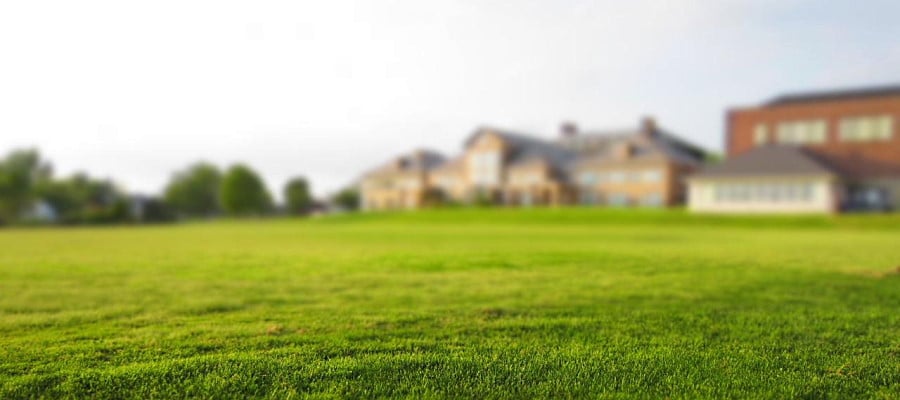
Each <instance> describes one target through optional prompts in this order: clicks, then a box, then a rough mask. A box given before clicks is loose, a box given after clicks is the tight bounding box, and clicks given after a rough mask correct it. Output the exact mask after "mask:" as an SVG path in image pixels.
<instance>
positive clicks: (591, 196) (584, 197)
mask: <svg viewBox="0 0 900 400" xmlns="http://www.w3.org/2000/svg"><path fill="white" fill-rule="evenodd" d="M598 200H599V199H598V197H597V193H596V192H592V191H586V192H582V193H581V204H584V205H594V204H597V203H598Z"/></svg>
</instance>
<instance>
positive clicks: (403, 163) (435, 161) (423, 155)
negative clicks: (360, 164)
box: [363, 149, 446, 176]
mask: <svg viewBox="0 0 900 400" xmlns="http://www.w3.org/2000/svg"><path fill="white" fill-rule="evenodd" d="M445 161H446V158H445V157H444V156H443V155H441V154H440V153H438V152H436V151H432V150H421V149H420V150H415V151H412V152H410V153H407V154H403V155H400V156H398V157H395V158H394V159H393V160H391V161H388V162H387V163H384V164H382V165H381V166H379V167H378V168H375V169H374V170H371V171H369V172H367V173H365V174H364V175H363V176H373V175H380V174H384V173H396V172H413V171H416V172H427V171H431V170H433V169H435V168H438V167H440V166H441V165H442V164H444V162H445Z"/></svg>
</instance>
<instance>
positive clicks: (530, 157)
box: [465, 127, 575, 168]
mask: <svg viewBox="0 0 900 400" xmlns="http://www.w3.org/2000/svg"><path fill="white" fill-rule="evenodd" d="M488 132H490V133H494V134H496V135H498V136H500V137H501V138H503V140H504V141H506V143H508V144H509V146H510V153H509V158H508V159H507V162H508V163H509V165H516V164H524V163H527V162H531V161H536V160H543V161H546V162H547V163H549V164H550V165H551V166H552V167H555V168H567V167H568V165H569V164H570V163H571V162H572V161H574V160H575V152H573V151H571V150H569V149H566V148H563V147H560V146H557V145H556V144H555V143H552V142H548V141H545V140H542V139H539V138H536V137H533V136H530V135H525V134H522V133H518V132H512V131H507V130H502V129H495V128H489V127H482V128H478V129H476V130H475V132H474V133H473V134H472V135H471V136H470V137H469V139H467V140H466V142H465V145H466V146H469V145H471V144H472V142H473V141H474V140H475V138H477V137H478V136H481V135H482V134H485V133H488Z"/></svg>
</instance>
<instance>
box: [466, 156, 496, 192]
mask: <svg viewBox="0 0 900 400" xmlns="http://www.w3.org/2000/svg"><path fill="white" fill-rule="evenodd" d="M472 164H473V168H472V169H473V172H474V179H473V181H474V182H475V184H476V185H482V186H494V185H498V184H500V153H498V152H490V153H480V154H475V155H473V156H472Z"/></svg>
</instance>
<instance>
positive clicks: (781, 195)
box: [713, 182, 815, 203]
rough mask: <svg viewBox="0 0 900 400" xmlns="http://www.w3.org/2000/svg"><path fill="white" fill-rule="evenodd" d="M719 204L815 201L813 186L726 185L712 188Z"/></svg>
mask: <svg viewBox="0 0 900 400" xmlns="http://www.w3.org/2000/svg"><path fill="white" fill-rule="evenodd" d="M713 191H714V193H713V197H714V199H715V201H716V202H719V203H771V202H786V203H787V202H810V201H812V200H814V199H815V192H814V189H813V184H812V183H808V182H794V183H732V184H729V183H726V184H717V185H715V186H714V188H713Z"/></svg>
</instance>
